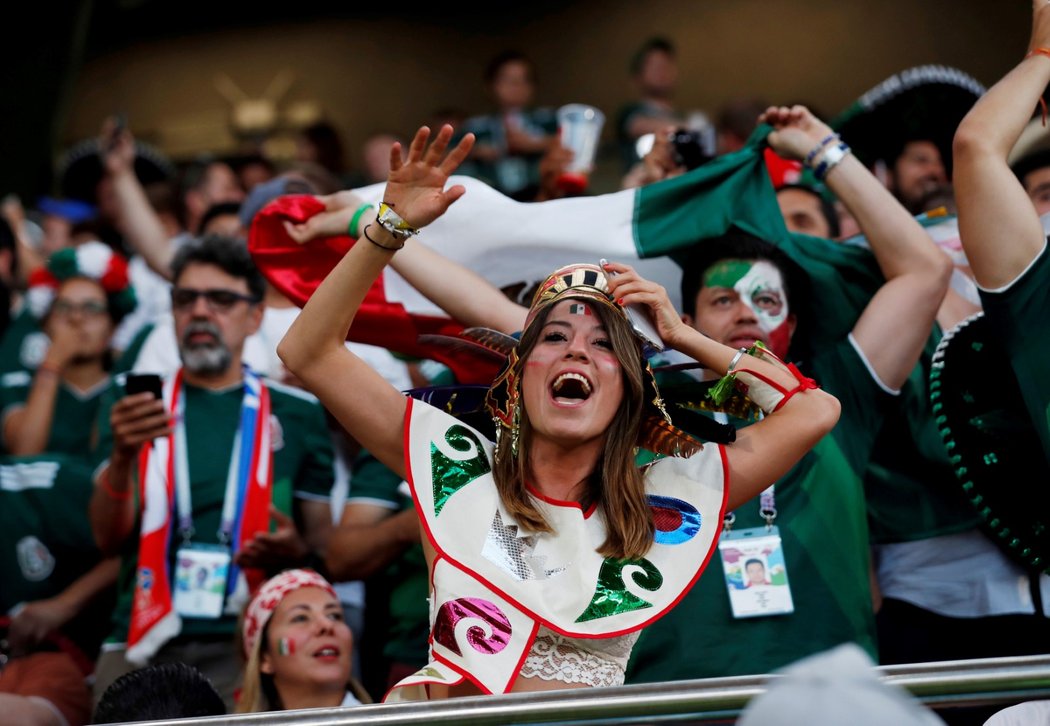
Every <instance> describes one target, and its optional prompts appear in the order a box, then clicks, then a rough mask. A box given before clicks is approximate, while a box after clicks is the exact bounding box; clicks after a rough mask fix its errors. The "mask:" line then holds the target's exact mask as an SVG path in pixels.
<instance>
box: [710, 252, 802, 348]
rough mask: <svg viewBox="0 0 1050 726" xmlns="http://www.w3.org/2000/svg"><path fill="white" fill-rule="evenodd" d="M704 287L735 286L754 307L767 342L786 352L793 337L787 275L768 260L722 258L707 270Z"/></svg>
mask: <svg viewBox="0 0 1050 726" xmlns="http://www.w3.org/2000/svg"><path fill="white" fill-rule="evenodd" d="M704 287H705V288H723V289H727V290H733V291H734V292H735V293H736V295H737V297H738V299H739V300H741V301H742V302H743V303H744V305H746V306H747V308H748V309H749V310H750V311H751V313H752V315H753V316H754V318H755V323H756V324H757V327H758V328H759V329H760V330H761V331H762V333H764V334H765V336H766V340H764V341H763V342H764V343H766V344H767V345H768V346H769V347H770V349H771V350H772V351H773V352H774V353H776V354H777V355H781V356H783V355H785V354H786V353H787V348H788V344H789V343H790V339H791V328H790V325H789V321H788V314H789V311H788V304H787V296H786V295H785V293H784V277H783V275H781V274H780V270H779V269H777V267H776V265H774V264H773V263H771V262H768V261H766V260H735V259H729V260H722V261H720V262H718V263H716V264H714V265H712V266H711V267H710V268H709V269H708V270H707V272H706V273H705V274H704Z"/></svg>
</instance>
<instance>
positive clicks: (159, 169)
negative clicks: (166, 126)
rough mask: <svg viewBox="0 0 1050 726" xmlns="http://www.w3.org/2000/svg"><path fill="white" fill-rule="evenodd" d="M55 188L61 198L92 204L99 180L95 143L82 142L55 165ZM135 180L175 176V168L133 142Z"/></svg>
mask: <svg viewBox="0 0 1050 726" xmlns="http://www.w3.org/2000/svg"><path fill="white" fill-rule="evenodd" d="M57 176H58V187H59V191H60V192H61V194H62V196H63V197H66V198H67V199H78V200H80V201H82V202H87V203H88V204H95V203H96V193H95V189H96V187H98V183H99V181H101V180H102V159H101V157H100V156H99V141H98V139H85V140H84V141H81V142H80V143H78V144H75V145H74V146H73V147H72V148H70V149H69V150H68V151H67V152H66V153H65V155H64V156H63V157H62V159H61V160H60V161H59V163H58V174H57ZM135 176H136V177H138V180H139V181H140V182H141V183H142V184H143V185H147V184H154V183H156V182H161V181H166V180H168V179H171V178H173V177H174V176H175V166H174V165H173V164H172V163H171V161H170V160H169V159H168V158H167V157H166V156H164V154H162V153H161V152H160V151H159V150H158V149H156V148H155V147H153V146H150V145H149V144H146V143H144V142H142V141H138V140H136V141H135Z"/></svg>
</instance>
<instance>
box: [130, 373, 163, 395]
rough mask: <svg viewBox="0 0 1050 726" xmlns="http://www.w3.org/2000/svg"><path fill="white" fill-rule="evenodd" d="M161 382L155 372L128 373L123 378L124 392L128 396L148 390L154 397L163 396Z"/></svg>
mask: <svg viewBox="0 0 1050 726" xmlns="http://www.w3.org/2000/svg"><path fill="white" fill-rule="evenodd" d="M162 385H163V384H162V382H161V379H160V376H158V375H157V374H156V373H128V374H127V376H126V377H125V378H124V392H125V393H127V395H129V396H134V395H135V394H136V393H145V392H147V391H148V392H149V393H152V394H153V397H154V398H160V397H161V396H163V395H164V394H163V389H162Z"/></svg>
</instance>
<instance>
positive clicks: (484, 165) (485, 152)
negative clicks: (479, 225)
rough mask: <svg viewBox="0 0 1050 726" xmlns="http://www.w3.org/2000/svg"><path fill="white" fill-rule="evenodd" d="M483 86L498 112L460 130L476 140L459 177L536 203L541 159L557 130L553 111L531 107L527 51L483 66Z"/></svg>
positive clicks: (533, 72) (512, 52)
mask: <svg viewBox="0 0 1050 726" xmlns="http://www.w3.org/2000/svg"><path fill="white" fill-rule="evenodd" d="M485 86H486V88H487V89H488V91H489V95H490V96H491V97H492V101H493V103H494V105H495V112H494V113H491V114H487V115H483V116H474V117H472V118H469V119H467V120H466V122H465V123H464V124H463V126H462V128H461V129H459V132H460V133H461V134H467V133H473V134H474V136H475V137H476V138H477V142H476V143H475V144H474V150H473V151H472V152H471V155H470V157H469V158H468V160H467V162H466V163H465V164H463V165H462V166H461V167H460V173H463V174H468V175H470V176H475V177H478V178H479V179H483V180H484V181H485V182H487V183H488V184H490V185H492V186H493V187H495V188H496V189H498V190H500V191H501V192H503V193H504V194H506V195H507V196H510V197H513V198H514V199H517V200H519V201H532V199H533V198H534V197H535V196H536V192H537V191H538V189H539V182H540V171H539V163H540V157H542V156H543V153H544V152H545V151H546V150H547V148H548V147H549V146H550V144H551V141H552V140H553V138H554V134H555V133H556V132H557V130H558V122H557V119H556V118H555V116H554V112H553V111H551V110H550V109H547V108H533V107H532V101H533V96H534V94H535V92H536V67H535V65H534V64H533V62H532V60H531V59H530V58H529V57H528V56H526V55H525V54H524V53H521V52H519V51H515V50H508V51H504V52H503V53H500V54H499V55H497V56H496V57H495V58H493V59H492V60H491V61H490V62H489V64H488V66H487V67H486V68H485Z"/></svg>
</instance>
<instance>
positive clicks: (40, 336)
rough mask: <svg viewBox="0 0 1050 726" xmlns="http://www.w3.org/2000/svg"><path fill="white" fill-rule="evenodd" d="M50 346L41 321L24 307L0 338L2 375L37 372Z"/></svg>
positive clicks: (0, 370)
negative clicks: (15, 372)
mask: <svg viewBox="0 0 1050 726" xmlns="http://www.w3.org/2000/svg"><path fill="white" fill-rule="evenodd" d="M49 344H50V343H49V341H48V338H47V335H46V334H45V333H44V331H42V330H41V329H40V321H39V320H37V319H36V316H34V315H33V314H32V313H30V312H29V310H28V309H27V308H25V307H23V308H22V311H21V312H20V313H19V314H18V315H17V316H15V319H14V320H12V321H11V324H10V325H9V326H7V330H5V331H4V335H3V337H2V338H0V373H10V372H11V371H26V370H30V371H31V370H36V367H37V366H38V365H40V362H41V361H42V360H44V356H45V355H46V354H47V347H48V345H49Z"/></svg>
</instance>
